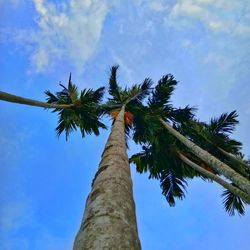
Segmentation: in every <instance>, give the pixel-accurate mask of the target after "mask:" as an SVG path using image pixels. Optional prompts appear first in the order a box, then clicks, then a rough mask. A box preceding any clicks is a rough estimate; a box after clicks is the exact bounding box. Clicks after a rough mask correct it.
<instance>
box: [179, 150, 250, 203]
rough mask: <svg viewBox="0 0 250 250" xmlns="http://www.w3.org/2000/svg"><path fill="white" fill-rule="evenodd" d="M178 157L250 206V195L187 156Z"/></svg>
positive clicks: (180, 155)
mask: <svg viewBox="0 0 250 250" xmlns="http://www.w3.org/2000/svg"><path fill="white" fill-rule="evenodd" d="M178 156H179V158H180V159H181V160H182V161H183V162H185V163H186V164H187V165H188V166H190V167H191V168H193V169H195V170H196V171H198V172H199V173H201V174H203V175H204V176H206V177H208V178H210V179H211V180H213V181H215V182H217V183H218V184H220V185H221V186H222V187H224V188H226V189H228V190H229V191H230V192H231V193H233V194H235V195H237V196H239V197H241V198H242V199H243V200H245V201H246V202H248V203H249V204H250V195H248V194H247V193H245V192H244V191H242V190H240V189H239V188H237V187H235V186H233V185H232V184H230V183H228V182H226V181H224V180H223V179H221V178H220V177H219V176H217V175H215V174H213V173H211V172H209V171H207V170H206V169H204V168H202V167H200V166H199V165H197V164H196V163H194V162H193V161H191V160H189V159H188V158H187V157H186V156H185V155H183V154H181V153H178Z"/></svg>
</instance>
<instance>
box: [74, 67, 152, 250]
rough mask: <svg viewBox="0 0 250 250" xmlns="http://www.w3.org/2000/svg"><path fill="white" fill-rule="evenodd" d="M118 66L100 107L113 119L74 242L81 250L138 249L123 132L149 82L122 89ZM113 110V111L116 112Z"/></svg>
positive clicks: (113, 70)
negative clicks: (107, 95) (118, 76)
mask: <svg viewBox="0 0 250 250" xmlns="http://www.w3.org/2000/svg"><path fill="white" fill-rule="evenodd" d="M117 69H118V66H113V67H112V68H111V75H110V79H109V94H110V96H111V98H109V100H108V102H107V104H106V105H104V106H103V111H104V112H105V113H107V112H109V113H110V114H111V115H112V116H113V117H114V122H113V125H112V129H111V133H110V135H109V138H108V140H107V143H106V146H105V148H104V152H103V154H102V159H101V162H100V164H99V169H98V171H97V173H96V175H95V178H94V180H93V183H92V190H91V192H90V194H89V196H88V198H87V201H86V206H85V212H84V217H83V220H82V223H81V227H80V230H79V232H78V234H77V236H76V239H75V242H74V250H80V249H106V248H107V249H135V250H136V249H141V246H140V240H139V237H138V231H137V224H136V216H135V204H134V200H133V190H132V180H131V174H130V168H129V160H128V155H127V147H126V132H128V130H129V128H130V124H131V122H132V116H133V110H134V108H136V107H137V106H138V105H140V104H141V101H142V100H143V99H144V98H145V97H146V96H147V95H148V94H149V90H150V86H151V81H150V80H149V79H145V80H144V82H143V83H142V84H141V85H133V86H132V87H131V88H125V89H122V88H121V87H120V86H119V84H118V83H117V79H116V72H117ZM113 107H116V108H115V109H114V108H113Z"/></svg>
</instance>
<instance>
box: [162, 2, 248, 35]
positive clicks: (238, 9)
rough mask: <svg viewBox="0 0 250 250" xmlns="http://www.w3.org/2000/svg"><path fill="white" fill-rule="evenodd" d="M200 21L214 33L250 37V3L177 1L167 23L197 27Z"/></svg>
mask: <svg viewBox="0 0 250 250" xmlns="http://www.w3.org/2000/svg"><path fill="white" fill-rule="evenodd" d="M197 21H199V22H200V23H202V24H203V25H204V26H205V27H206V28H208V29H209V30H211V31H213V32H225V33H233V34H238V35H250V27H249V22H250V2H249V1H244V0H243V1H228V0H221V1H216V0H193V1H190V0H177V1H176V3H175V4H174V5H173V7H172V9H171V11H170V13H169V16H168V17H167V18H166V22H168V23H172V25H175V26H178V25H181V26H186V25H195V24H196V22H197Z"/></svg>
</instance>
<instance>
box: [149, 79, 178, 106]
mask: <svg viewBox="0 0 250 250" xmlns="http://www.w3.org/2000/svg"><path fill="white" fill-rule="evenodd" d="M176 85H177V81H176V80H175V79H174V77H173V75H171V74H168V75H165V76H163V77H162V78H161V79H160V80H159V81H158V84H157V85H156V87H155V90H154V91H153V92H152V95H151V97H150V98H149V101H148V105H149V107H150V108H163V107H166V106H167V105H168V104H169V102H170V97H171V95H172V93H173V91H174V89H175V86H176Z"/></svg>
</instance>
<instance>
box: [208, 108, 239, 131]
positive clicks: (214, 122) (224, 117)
mask: <svg viewBox="0 0 250 250" xmlns="http://www.w3.org/2000/svg"><path fill="white" fill-rule="evenodd" d="M237 117H238V114H237V112H236V110H234V111H232V112H230V113H229V114H228V113H223V114H221V115H220V117H219V118H212V119H211V121H210V129H211V131H212V132H213V133H214V134H222V133H232V132H233V130H234V129H235V126H236V125H237V124H238V123H239V121H238V120H237Z"/></svg>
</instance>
